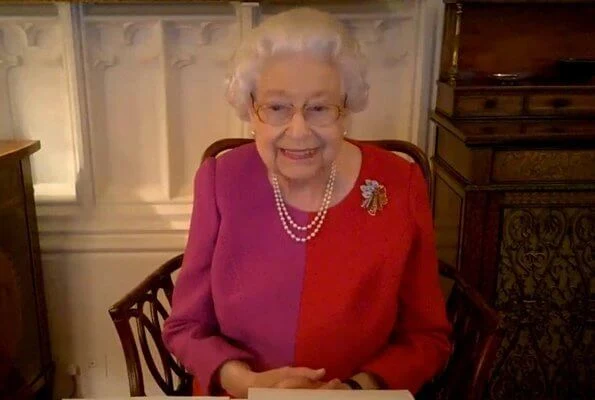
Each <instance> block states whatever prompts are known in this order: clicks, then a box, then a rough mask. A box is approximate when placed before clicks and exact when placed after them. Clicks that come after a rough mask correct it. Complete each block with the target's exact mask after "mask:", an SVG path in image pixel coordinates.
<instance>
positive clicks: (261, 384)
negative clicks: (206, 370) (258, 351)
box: [219, 361, 325, 398]
mask: <svg viewBox="0 0 595 400" xmlns="http://www.w3.org/2000/svg"><path fill="white" fill-rule="evenodd" d="M324 374H325V370H324V369H318V370H315V369H311V368H304V367H282V368H277V369H271V370H268V371H265V372H253V371H252V370H251V369H250V367H249V366H248V365H247V364H245V363H243V362H241V361H228V362H226V363H225V364H223V366H222V367H221V369H220V371H219V380H220V384H221V388H222V389H223V390H225V391H226V392H227V393H229V394H230V395H232V396H233V397H237V398H246V397H247V396H248V389H249V388H251V387H253V388H286V389H289V388H292V389H297V388H305V387H312V388H314V387H316V386H320V385H322V383H321V382H320V379H322V378H323V377H324Z"/></svg>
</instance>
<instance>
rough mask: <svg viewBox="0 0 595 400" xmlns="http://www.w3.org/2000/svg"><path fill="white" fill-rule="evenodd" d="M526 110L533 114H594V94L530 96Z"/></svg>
mask: <svg viewBox="0 0 595 400" xmlns="http://www.w3.org/2000/svg"><path fill="white" fill-rule="evenodd" d="M527 111H528V112H529V114H533V115H591V114H592V115H595V96H594V95H592V94H573V95H555V94H553V95H552V94H539V95H533V96H530V97H529V99H528V101H527Z"/></svg>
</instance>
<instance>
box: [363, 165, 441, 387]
mask: <svg viewBox="0 0 595 400" xmlns="http://www.w3.org/2000/svg"><path fill="white" fill-rule="evenodd" d="M409 210H410V215H411V223H412V225H413V232H414V236H413V243H412V246H411V248H410V254H409V255H408V259H407V265H406V267H405V271H404V272H403V278H402V282H401V284H400V288H399V299H398V301H399V304H398V316H397V322H396V325H395V328H394V332H395V335H394V340H393V341H392V342H391V343H390V344H389V345H387V347H386V348H385V349H384V351H383V352H382V353H380V354H379V355H378V356H377V357H376V358H375V359H373V360H371V361H370V362H369V363H367V364H366V365H364V367H363V368H362V370H363V371H364V372H368V373H371V374H373V375H375V376H377V377H379V378H380V379H381V380H383V381H384V383H385V384H386V385H387V386H388V387H389V388H390V389H406V390H409V391H410V392H412V393H416V392H417V391H418V390H419V389H420V388H421V386H422V385H423V384H424V383H426V382H427V381H429V380H430V379H432V378H433V377H434V375H436V374H437V373H438V372H440V371H441V369H442V368H443V367H444V366H445V364H446V362H447V360H448V357H449V355H450V351H451V344H450V341H449V335H450V332H451V327H450V324H449V322H448V320H447V316H446V307H445V304H444V297H443V294H442V291H441V289H440V283H439V275H438V265H437V264H438V263H437V255H436V247H435V239H434V229H433V222H432V215H431V212H430V207H429V201H428V195H427V190H426V181H425V180H424V177H423V175H422V173H421V171H420V169H419V167H418V166H417V165H415V164H412V167H411V173H410V181H409Z"/></svg>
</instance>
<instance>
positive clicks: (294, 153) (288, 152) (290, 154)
mask: <svg viewBox="0 0 595 400" xmlns="http://www.w3.org/2000/svg"><path fill="white" fill-rule="evenodd" d="M280 150H281V154H283V155H284V156H286V157H287V158H290V159H292V160H307V159H309V158H312V157H314V155H315V154H316V153H317V152H318V149H317V148H314V149H304V150H293V149H280Z"/></svg>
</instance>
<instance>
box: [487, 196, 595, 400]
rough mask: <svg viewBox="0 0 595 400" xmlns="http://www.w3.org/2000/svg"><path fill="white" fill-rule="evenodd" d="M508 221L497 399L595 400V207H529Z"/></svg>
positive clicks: (493, 389)
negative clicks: (503, 333) (594, 377)
mask: <svg viewBox="0 0 595 400" xmlns="http://www.w3.org/2000/svg"><path fill="white" fill-rule="evenodd" d="M552 196H554V194H552ZM591 200H593V197H591ZM591 203H592V202H591ZM502 215H503V217H502V218H503V220H502V238H501V244H500V261H499V265H498V280H497V295H496V301H495V306H496V307H497V309H498V310H499V311H501V312H502V313H503V316H504V318H503V321H502V327H503V329H504V330H505V338H504V341H503V344H502V347H501V348H500V350H499V352H498V356H497V362H496V365H495V367H494V371H493V378H492V381H491V383H490V387H489V398H491V399H499V400H500V399H502V400H504V399H506V400H511V399H523V400H529V399H536V400H537V399H539V400H546V399H582V398H585V399H586V398H592V397H591V396H590V395H589V393H590V394H593V393H594V391H593V390H594V384H593V382H594V380H593V366H594V365H595V350H594V349H595V347H594V344H593V332H594V322H595V307H594V305H595V304H594V298H595V259H594V258H593V251H594V249H595V207H589V206H583V207H574V206H560V205H558V206H556V207H544V206H530V205H522V206H520V207H518V206H517V207H507V208H505V209H504V210H503V214H502ZM584 396H587V397H584Z"/></svg>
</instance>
